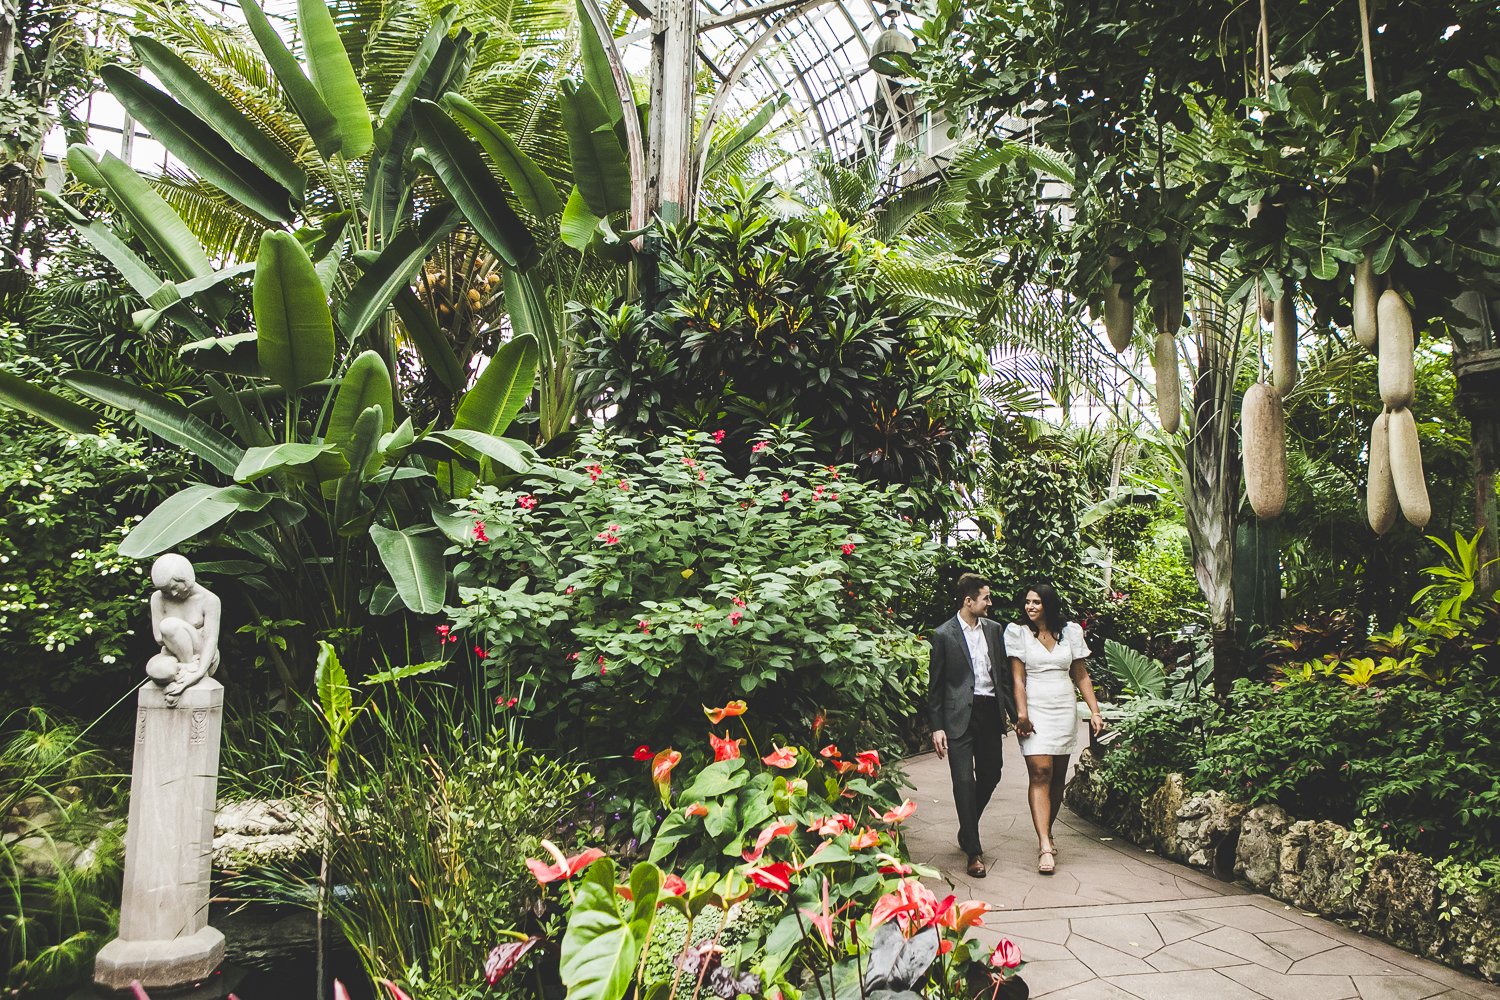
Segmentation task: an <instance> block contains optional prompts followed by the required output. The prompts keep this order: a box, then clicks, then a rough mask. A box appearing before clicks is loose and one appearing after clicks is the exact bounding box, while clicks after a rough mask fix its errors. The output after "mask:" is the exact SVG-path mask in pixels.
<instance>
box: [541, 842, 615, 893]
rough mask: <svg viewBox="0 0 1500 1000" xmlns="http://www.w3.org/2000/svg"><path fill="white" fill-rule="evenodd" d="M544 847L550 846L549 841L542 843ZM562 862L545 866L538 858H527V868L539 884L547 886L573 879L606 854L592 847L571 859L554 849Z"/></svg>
mask: <svg viewBox="0 0 1500 1000" xmlns="http://www.w3.org/2000/svg"><path fill="white" fill-rule="evenodd" d="M542 846H543V847H548V846H550V843H549V842H548V841H545V840H544V841H542ZM552 849H553V850H554V851H556V853H557V857H558V858H559V859H561V860H559V861H558V863H557V864H555V865H544V864H542V862H541V861H539V860H538V859H536V858H527V859H526V867H527V868H529V869H531V874H533V875H535V876H536V880H537V882H539V883H540V884H542V885H546V884H547V883H548V882H556V881H557V880H558V879H560V878H563V879H566V878H572V877H573V876H574V875H577V874H578V873H579V872H581V871H583V870H584V869H585V868H587V867H588V866H589V865H591V864H593V863H594V862H595V861H598V860H599V859H600V858H602V857H604V852H603V851H601V850H599V848H597V847H590V848H589V849H588V850H586V851H584V852H583V853H582V854H575V855H573V856H572V857H571V858H563V857H562V852H561V851H557V849H556V848H555V847H554V848H552Z"/></svg>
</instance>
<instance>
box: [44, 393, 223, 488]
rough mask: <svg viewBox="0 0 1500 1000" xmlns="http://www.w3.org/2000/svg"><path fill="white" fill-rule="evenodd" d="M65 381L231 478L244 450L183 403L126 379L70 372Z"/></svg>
mask: <svg viewBox="0 0 1500 1000" xmlns="http://www.w3.org/2000/svg"><path fill="white" fill-rule="evenodd" d="M63 381H64V382H66V383H67V384H68V385H70V386H72V387H73V388H74V389H77V390H78V391H79V392H81V393H83V394H84V395H85V396H88V397H89V398H90V399H97V400H98V401H99V402H101V403H104V404H106V405H109V406H115V407H118V408H120V409H122V410H128V411H129V412H131V413H133V414H135V419H136V420H137V421H139V422H140V425H141V426H142V427H144V428H145V429H146V430H148V431H150V432H151V433H152V434H155V435H156V436H157V437H159V438H161V439H162V440H164V441H169V442H171V443H172V444H175V445H177V446H178V447H181V448H186V449H187V450H188V451H190V452H192V453H193V454H194V455H196V456H198V457H199V458H201V459H203V460H204V461H205V462H207V463H208V464H210V465H212V466H213V467H214V468H215V469H218V470H219V471H220V472H222V473H224V474H225V475H232V474H233V473H234V470H235V468H236V467H238V465H239V463H240V459H241V458H243V457H244V454H245V449H243V448H241V447H240V446H239V445H237V444H235V443H234V442H233V441H231V440H229V438H227V437H225V436H224V435H223V434H222V433H220V432H219V430H218V429H217V428H215V427H214V426H213V425H212V424H210V423H209V422H208V421H206V420H204V419H202V418H201V417H195V416H194V415H193V414H191V413H189V412H188V409H187V407H185V406H183V405H182V404H181V403H179V402H177V401H175V400H172V399H168V398H167V397H165V396H161V395H158V394H157V393H154V392H152V391H151V390H149V389H143V388H141V387H140V386H138V385H136V384H134V383H132V382H127V381H125V380H124V379H119V378H114V377H113V376H110V375H101V374H99V373H98V372H70V373H69V374H67V375H66V376H64V377H63Z"/></svg>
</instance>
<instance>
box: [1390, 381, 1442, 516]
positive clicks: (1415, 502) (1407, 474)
mask: <svg viewBox="0 0 1500 1000" xmlns="http://www.w3.org/2000/svg"><path fill="white" fill-rule="evenodd" d="M1389 433H1390V449H1391V482H1392V483H1393V484H1394V486H1395V489H1396V499H1397V501H1399V502H1400V504H1401V514H1402V516H1403V517H1405V518H1406V519H1407V520H1408V521H1410V522H1411V523H1412V524H1413V525H1414V526H1415V527H1417V528H1425V527H1427V522H1428V521H1430V520H1432V501H1431V500H1429V499H1428V498H1427V478H1426V476H1424V475H1423V473H1422V445H1421V443H1420V442H1419V441H1418V440H1417V420H1416V418H1415V417H1413V416H1412V413H1411V411H1410V410H1408V409H1405V408H1404V407H1403V408H1402V409H1399V410H1391V411H1390V428H1389Z"/></svg>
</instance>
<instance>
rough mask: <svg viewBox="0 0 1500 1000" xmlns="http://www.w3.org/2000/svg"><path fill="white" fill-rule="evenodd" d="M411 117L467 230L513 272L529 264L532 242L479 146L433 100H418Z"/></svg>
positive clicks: (532, 249)
mask: <svg viewBox="0 0 1500 1000" xmlns="http://www.w3.org/2000/svg"><path fill="white" fill-rule="evenodd" d="M412 114H413V115H414V117H415V120H416V123H417V136H418V137H419V138H420V139H421V141H422V145H423V147H424V148H425V149H426V152H427V159H428V162H430V163H431V164H432V169H433V171H434V172H435V173H436V174H437V177H438V180H439V181H441V182H442V185H443V188H444V189H445V190H446V191H447V192H448V196H449V197H450V198H452V199H453V201H454V202H455V203H456V204H457V205H458V207H459V210H460V211H462V212H463V213H464V218H466V219H468V220H469V225H471V226H473V227H474V231H475V232H477V233H478V234H479V237H480V239H482V240H484V241H485V243H487V244H489V246H490V249H492V250H494V251H495V253H497V254H499V255H500V259H501V260H503V261H505V263H507V264H509V265H510V266H511V267H521V266H524V265H525V264H527V263H529V262H530V261H531V258H532V257H533V256H534V255H535V254H536V241H535V239H533V237H532V235H531V230H529V229H527V228H526V223H524V222H522V221H521V217H520V216H518V215H517V214H516V212H515V209H513V208H511V207H510V197H509V196H508V195H507V194H506V193H505V190H504V189H503V188H501V187H500V185H499V183H498V182H497V181H496V180H495V178H494V175H492V174H491V173H490V171H489V168H488V167H486V166H485V164H484V158H483V157H482V156H481V155H480V153H479V147H478V146H476V145H475V144H474V141H473V140H472V139H470V138H469V137H468V135H467V134H466V133H465V132H464V130H463V129H462V128H460V127H459V126H458V124H457V123H456V122H454V120H453V119H452V118H449V117H448V116H447V115H446V114H445V113H444V112H443V109H442V108H440V107H438V106H437V105H436V104H433V103H432V102H431V101H423V100H419V101H417V102H416V103H415V105H414V106H413V109H412Z"/></svg>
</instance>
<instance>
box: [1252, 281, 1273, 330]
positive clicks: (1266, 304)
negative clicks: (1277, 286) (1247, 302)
mask: <svg viewBox="0 0 1500 1000" xmlns="http://www.w3.org/2000/svg"><path fill="white" fill-rule="evenodd" d="M1255 307H1256V308H1257V309H1258V310H1260V318H1261V321H1262V322H1264V323H1274V322H1275V321H1276V300H1275V299H1273V298H1271V293H1270V292H1268V291H1267V290H1266V286H1265V285H1263V284H1261V283H1260V282H1258V281H1257V282H1256V283H1255Z"/></svg>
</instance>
